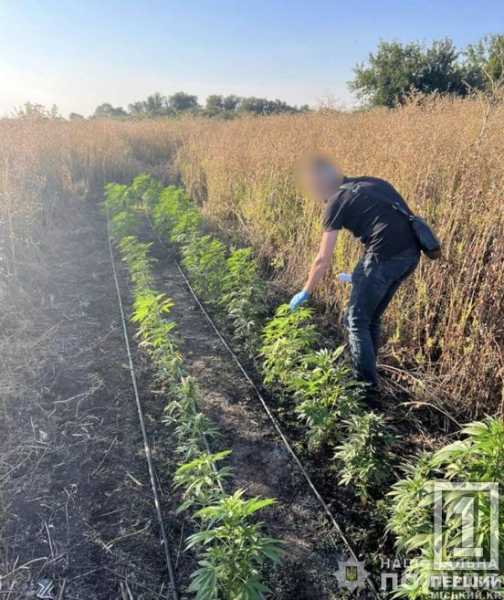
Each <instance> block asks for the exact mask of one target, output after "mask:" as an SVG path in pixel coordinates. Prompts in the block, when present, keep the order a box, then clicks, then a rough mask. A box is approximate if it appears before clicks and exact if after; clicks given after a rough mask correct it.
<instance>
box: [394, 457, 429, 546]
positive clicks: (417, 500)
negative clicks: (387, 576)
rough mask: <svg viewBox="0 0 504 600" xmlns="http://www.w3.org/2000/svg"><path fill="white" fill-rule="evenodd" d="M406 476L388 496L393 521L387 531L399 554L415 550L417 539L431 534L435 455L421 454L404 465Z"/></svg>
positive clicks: (403, 469) (395, 485)
mask: <svg viewBox="0 0 504 600" xmlns="http://www.w3.org/2000/svg"><path fill="white" fill-rule="evenodd" d="M401 471H402V472H403V474H404V477H403V478H402V479H401V480H399V481H398V482H396V483H394V485H393V486H392V490H391V491H390V492H389V493H388V497H389V498H390V505H391V506H390V518H389V521H388V524H387V531H389V532H392V533H393V534H394V535H395V536H396V548H397V549H398V550H399V551H402V550H408V549H411V548H412V547H414V545H415V543H416V542H417V540H418V537H417V536H419V535H420V536H423V535H426V534H430V533H431V528H432V502H433V496H432V478H433V477H435V476H436V475H439V473H438V472H437V471H436V469H435V468H434V465H433V460H432V454H430V453H428V452H421V453H419V454H418V455H416V456H415V457H414V458H413V459H410V460H409V461H408V462H406V463H405V464H403V465H402V466H401Z"/></svg>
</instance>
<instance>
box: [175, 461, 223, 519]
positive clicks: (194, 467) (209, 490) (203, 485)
mask: <svg viewBox="0 0 504 600" xmlns="http://www.w3.org/2000/svg"><path fill="white" fill-rule="evenodd" d="M230 454H231V451H230V450H225V451H224V452H219V453H217V454H206V453H205V454H202V455H201V456H199V457H198V458H195V459H194V460H192V461H191V462H188V463H186V464H183V465H182V466H181V467H179V468H178V469H177V471H176V472H175V477H174V482H175V488H183V489H184V492H183V496H182V499H183V502H182V504H181V505H180V506H179V508H178V510H177V512H184V511H186V510H189V509H191V510H195V509H200V508H203V507H205V506H210V505H211V504H216V503H217V502H219V501H220V500H221V498H222V496H223V492H222V490H223V487H224V485H225V483H226V480H227V479H230V478H231V477H232V476H233V470H232V469H231V467H227V466H226V467H220V468H217V466H216V465H217V463H218V462H220V461H222V460H224V459H225V458H227V457H228V456H229V455H230Z"/></svg>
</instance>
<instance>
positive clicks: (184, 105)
mask: <svg viewBox="0 0 504 600" xmlns="http://www.w3.org/2000/svg"><path fill="white" fill-rule="evenodd" d="M168 107H169V108H171V109H172V110H173V111H174V112H175V113H182V112H189V111H196V110H198V109H199V108H200V106H199V104H198V97H197V96H192V95H191V94H186V93H185V92H176V93H175V94H172V95H171V96H169V97H168Z"/></svg>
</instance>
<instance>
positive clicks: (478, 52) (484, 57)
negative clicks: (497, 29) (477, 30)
mask: <svg viewBox="0 0 504 600" xmlns="http://www.w3.org/2000/svg"><path fill="white" fill-rule="evenodd" d="M464 54H465V56H466V70H467V78H468V80H469V83H471V84H472V85H473V86H474V87H476V88H478V89H484V90H489V91H492V90H493V89H494V88H495V87H496V86H497V85H499V84H502V83H504V35H502V34H501V35H489V36H486V37H484V38H482V39H481V40H480V41H479V42H478V43H477V44H475V45H469V46H468V47H467V49H466V51H465V53H464Z"/></svg>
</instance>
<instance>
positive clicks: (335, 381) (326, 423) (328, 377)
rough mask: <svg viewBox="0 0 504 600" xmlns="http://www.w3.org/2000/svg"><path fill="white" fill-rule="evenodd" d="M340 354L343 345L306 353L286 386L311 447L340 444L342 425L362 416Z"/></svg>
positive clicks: (357, 390)
mask: <svg viewBox="0 0 504 600" xmlns="http://www.w3.org/2000/svg"><path fill="white" fill-rule="evenodd" d="M343 351H344V346H341V347H340V348H337V349H336V350H332V351H331V350H327V349H323V350H319V351H317V352H310V353H309V354H307V355H306V356H304V358H303V359H302V361H301V366H300V368H299V369H297V371H296V373H295V375H294V377H293V379H292V381H291V382H290V383H289V389H290V390H291V391H293V392H294V397H295V399H296V401H297V405H296V412H297V413H298V415H299V418H300V419H301V420H302V421H304V422H305V423H306V425H307V427H308V441H309V443H310V444H311V445H312V446H314V447H318V446H320V445H321V444H335V443H336V442H338V441H341V437H342V434H341V432H342V426H343V423H344V422H345V421H346V420H348V419H350V418H351V417H352V416H354V415H358V414H360V413H362V405H361V402H360V397H361V388H360V386H359V385H358V384H357V383H356V382H355V381H354V380H353V379H352V378H351V377H352V374H351V370H350V369H349V367H348V366H346V365H345V364H343V362H342V354H343Z"/></svg>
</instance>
